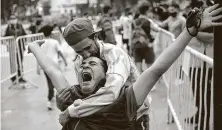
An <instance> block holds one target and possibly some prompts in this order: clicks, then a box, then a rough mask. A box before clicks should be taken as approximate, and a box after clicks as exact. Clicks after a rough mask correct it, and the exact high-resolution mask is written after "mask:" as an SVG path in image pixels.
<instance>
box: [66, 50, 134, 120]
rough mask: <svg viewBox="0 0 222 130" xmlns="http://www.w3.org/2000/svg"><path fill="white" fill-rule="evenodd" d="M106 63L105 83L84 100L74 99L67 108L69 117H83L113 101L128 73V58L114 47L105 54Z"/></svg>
mask: <svg viewBox="0 0 222 130" xmlns="http://www.w3.org/2000/svg"><path fill="white" fill-rule="evenodd" d="M105 57H106V58H105V59H106V61H107V64H108V71H107V73H106V75H107V76H106V80H107V81H106V84H105V86H104V87H101V88H100V89H99V90H98V91H97V92H96V93H95V94H93V95H91V96H89V97H87V98H85V99H84V100H76V101H74V104H72V105H71V106H70V107H69V108H68V110H69V113H70V116H71V117H85V116H88V115H91V114H93V113H95V112H97V111H99V110H100V109H102V108H103V107H105V106H107V105H109V104H111V103H113V102H114V101H115V100H116V99H117V98H118V96H119V93H120V90H121V88H122V87H123V85H124V84H125V82H126V80H127V79H128V77H129V75H130V60H129V57H128V55H127V54H126V53H125V52H124V51H123V50H122V49H120V48H117V47H115V48H114V49H113V50H111V51H109V53H107V54H105Z"/></svg>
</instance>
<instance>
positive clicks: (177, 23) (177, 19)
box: [160, 3, 186, 38]
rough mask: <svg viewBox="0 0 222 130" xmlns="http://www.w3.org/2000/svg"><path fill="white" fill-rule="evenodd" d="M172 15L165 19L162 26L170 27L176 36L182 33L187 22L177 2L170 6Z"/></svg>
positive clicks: (169, 9)
mask: <svg viewBox="0 0 222 130" xmlns="http://www.w3.org/2000/svg"><path fill="white" fill-rule="evenodd" d="M168 11H169V14H170V17H168V19H166V20H165V21H163V22H162V23H161V24H160V26H161V27H163V28H166V27H168V29H169V31H170V32H171V33H173V34H174V35H175V38H176V37H178V36H179V35H180V33H181V32H182V30H183V28H184V27H185V24H186V19H185V18H184V17H183V16H182V14H181V13H180V6H179V5H178V4H176V3H174V4H172V5H171V6H170V7H169V8H168Z"/></svg>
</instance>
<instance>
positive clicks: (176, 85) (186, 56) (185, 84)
mask: <svg viewBox="0 0 222 130" xmlns="http://www.w3.org/2000/svg"><path fill="white" fill-rule="evenodd" d="M158 37H159V42H160V44H161V47H162V49H164V48H166V47H167V46H168V45H169V44H170V43H172V41H174V38H173V37H172V35H171V34H170V33H169V32H167V31H165V30H161V31H160V34H159V36H158ZM169 41H171V42H169ZM212 72H213V59H212V58H210V57H208V56H206V55H204V54H202V53H200V52H198V51H196V50H194V49H192V48H190V47H189V46H187V47H186V49H185V51H184V52H183V53H182V54H181V55H180V57H179V58H178V59H177V60H176V61H175V62H174V63H173V65H172V66H171V67H170V68H169V70H168V71H167V72H166V73H165V74H164V75H163V79H164V83H165V85H166V87H167V102H168V108H169V111H168V123H172V122H173V121H174V122H175V123H176V126H177V128H178V130H192V129H195V130H213V75H212ZM172 117H173V118H172Z"/></svg>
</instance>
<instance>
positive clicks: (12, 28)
mask: <svg viewBox="0 0 222 130" xmlns="http://www.w3.org/2000/svg"><path fill="white" fill-rule="evenodd" d="M22 35H26V32H25V30H24V28H23V26H22V24H20V23H18V19H17V17H16V16H15V15H11V16H10V19H9V24H8V26H7V28H6V32H5V36H14V37H15V38H17V37H18V36H22ZM18 42H20V41H18ZM15 47H16V45H15ZM18 49H19V50H18V51H19V53H18V51H17V52H16V56H17V67H18V70H17V75H18V77H20V76H21V71H22V70H21V69H23V65H22V62H23V52H24V51H25V45H24V43H22V44H18ZM12 53H13V52H9V55H10V56H9V57H10V66H11V68H14V67H13V66H14V62H13V59H14V58H13V54H12ZM19 58H20V59H21V64H20V63H19ZM11 71H12V70H11ZM15 80H16V76H14V77H12V78H11V81H12V82H13V83H14V81H15ZM19 82H25V80H23V78H22V77H21V78H20V79H19Z"/></svg>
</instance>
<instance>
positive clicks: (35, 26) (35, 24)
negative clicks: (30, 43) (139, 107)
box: [29, 15, 43, 34]
mask: <svg viewBox="0 0 222 130" xmlns="http://www.w3.org/2000/svg"><path fill="white" fill-rule="evenodd" d="M42 21H43V19H42V16H41V15H38V16H37V17H36V18H33V21H32V23H31V25H30V27H29V30H30V31H31V32H32V34H35V33H38V31H39V29H40V28H41V26H42Z"/></svg>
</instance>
